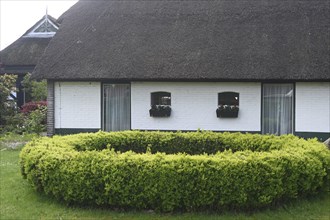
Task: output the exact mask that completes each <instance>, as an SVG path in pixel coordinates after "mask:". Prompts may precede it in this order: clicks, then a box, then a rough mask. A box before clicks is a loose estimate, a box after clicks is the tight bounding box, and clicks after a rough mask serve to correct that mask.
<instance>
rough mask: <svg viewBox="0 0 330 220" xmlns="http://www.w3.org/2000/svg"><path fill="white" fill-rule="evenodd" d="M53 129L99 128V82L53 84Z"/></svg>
mask: <svg viewBox="0 0 330 220" xmlns="http://www.w3.org/2000/svg"><path fill="white" fill-rule="evenodd" d="M55 128H92V129H100V128H101V83H100V82H55Z"/></svg>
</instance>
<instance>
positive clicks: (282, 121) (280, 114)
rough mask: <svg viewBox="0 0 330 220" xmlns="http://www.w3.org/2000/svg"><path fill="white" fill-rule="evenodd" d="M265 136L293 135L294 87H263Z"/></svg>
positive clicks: (273, 85) (277, 85)
mask: <svg viewBox="0 0 330 220" xmlns="http://www.w3.org/2000/svg"><path fill="white" fill-rule="evenodd" d="M262 123H263V124H262V125H263V126H262V131H263V133H264V134H276V135H281V134H289V133H292V127H293V126H292V124H293V85H292V84H264V85H263V117H262Z"/></svg>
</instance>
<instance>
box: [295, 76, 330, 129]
mask: <svg viewBox="0 0 330 220" xmlns="http://www.w3.org/2000/svg"><path fill="white" fill-rule="evenodd" d="M296 131H297V132H330V83H329V82H315V83H314V82H299V83H296Z"/></svg>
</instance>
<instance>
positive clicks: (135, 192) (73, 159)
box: [20, 131, 330, 212]
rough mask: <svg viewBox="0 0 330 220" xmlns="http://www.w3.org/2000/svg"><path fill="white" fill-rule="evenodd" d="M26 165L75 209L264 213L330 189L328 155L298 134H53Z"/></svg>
mask: <svg viewBox="0 0 330 220" xmlns="http://www.w3.org/2000/svg"><path fill="white" fill-rule="evenodd" d="M128 150H132V151H128ZM119 151H122V152H119ZM124 151H127V152H124ZM133 151H135V152H133ZM216 151H218V152H216ZM155 152H158V153H155ZM178 152H186V153H178ZM170 153H175V154H170ZM188 153H189V154H188ZM193 154H195V155H193ZM20 164H21V172H22V174H23V176H24V177H25V178H27V179H28V181H29V182H30V183H32V185H33V186H34V187H35V188H36V189H37V190H39V191H43V192H45V193H46V194H49V195H52V196H55V197H56V198H58V199H60V200H64V201H66V202H69V203H79V204H97V205H106V206H110V207H121V208H137V209H155V210H159V211H165V212H167V211H173V210H188V211H191V210H204V209H212V210H221V209H223V208H228V207H230V208H258V207H263V206H267V205H271V204H274V203H276V202H279V201H282V200H287V199H293V198H297V197H298V196H304V195H310V194H315V193H317V192H320V191H322V190H326V189H328V187H329V183H330V177H329V176H330V175H329V173H330V152H329V150H328V149H327V148H326V147H325V146H324V145H323V144H321V143H319V142H317V141H316V140H308V141H306V140H303V139H299V138H297V137H294V136H292V135H287V136H281V137H277V136H265V135H252V134H240V133H212V132H190V133H180V132H178V133H171V132H139V131H126V132H112V133H106V132H98V133H94V134H92V133H90V134H78V135H70V136H55V137H53V138H42V139H37V140H34V141H32V142H30V143H29V144H28V145H27V146H26V147H25V148H24V149H23V150H22V152H21V155H20Z"/></svg>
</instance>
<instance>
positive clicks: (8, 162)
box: [0, 140, 330, 220]
mask: <svg viewBox="0 0 330 220" xmlns="http://www.w3.org/2000/svg"><path fill="white" fill-rule="evenodd" d="M0 141H1V140H0ZM1 145H2V146H1V148H0V149H1V151H0V153H1V157H0V158H1V162H0V187H1V188H0V202H1V203H0V219H1V220H2V219H4V220H7V219H324V220H326V219H329V217H330V208H329V207H330V194H329V193H328V194H326V195H323V196H319V197H317V198H310V199H303V200H300V201H295V202H291V203H290V204H285V205H282V206H280V207H277V208H272V209H266V210H262V211H255V212H253V213H244V212H240V213H236V212H226V213H184V214H182V213H176V214H159V213H154V212H152V211H139V212H134V211H130V212H120V211H114V210H108V209H101V208H83V207H74V206H67V205H65V204H63V203H61V202H59V201H56V200H54V199H51V198H48V197H46V196H45V195H42V194H38V193H36V192H35V191H34V190H33V188H32V187H31V186H29V184H28V183H27V182H26V180H24V179H23V178H22V177H21V175H20V171H19V164H18V155H19V152H20V150H19V149H9V148H7V147H6V146H5V145H10V141H8V142H2V143H1ZM18 148H19V147H18Z"/></svg>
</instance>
